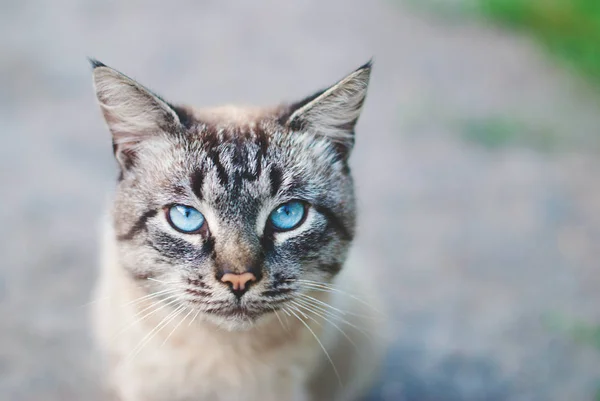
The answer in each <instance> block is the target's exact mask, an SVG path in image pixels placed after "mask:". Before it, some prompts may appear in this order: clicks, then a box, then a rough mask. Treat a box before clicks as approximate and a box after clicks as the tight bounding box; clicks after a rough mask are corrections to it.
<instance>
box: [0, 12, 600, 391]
mask: <svg viewBox="0 0 600 401" xmlns="http://www.w3.org/2000/svg"><path fill="white" fill-rule="evenodd" d="M88 55H90V56H95V57H97V58H99V59H101V60H103V61H104V62H106V63H108V64H110V65H113V66H115V67H117V68H119V69H121V70H123V71H125V72H127V73H128V74H129V75H132V76H134V77H136V78H138V79H140V80H141V81H142V82H144V83H147V84H148V85H149V86H151V87H153V88H155V89H157V90H158V91H159V92H160V93H162V94H163V95H164V96H165V97H166V98H168V99H172V100H174V101H184V102H190V103H195V104H198V105H210V104H218V103H223V102H232V101H236V102H244V103H250V102H256V103H260V104H269V103H273V102H277V101H279V100H282V99H292V100H293V99H296V98H299V97H301V96H303V95H306V94H309V93H310V92H311V91H312V90H315V89H318V88H320V87H321V86H324V85H327V84H329V83H332V82H333V81H335V80H337V79H338V78H340V77H341V76H342V75H343V74H345V73H347V72H349V71H350V70H352V69H354V68H355V67H357V66H358V65H360V64H362V63H363V62H364V61H366V59H368V58H369V57H371V56H372V55H375V57H376V61H375V69H374V76H373V80H372V87H371V91H370V96H369V98H368V102H367V105H366V109H365V113H364V115H363V118H362V120H361V121H360V124H359V129H358V135H359V136H358V143H357V148H356V152H355V154H354V156H353V163H354V171H355V174H356V175H357V181H358V191H359V196H360V200H361V211H362V215H361V219H362V220H361V229H360V234H361V238H360V245H359V246H360V247H361V248H362V250H363V252H365V253H368V254H369V255H370V257H371V259H372V266H369V267H368V269H365V274H374V275H376V276H377V277H379V278H381V290H382V292H383V293H384V294H385V295H386V296H387V298H388V299H389V307H390V309H391V310H392V311H393V315H394V316H393V320H392V322H393V328H394V337H395V345H394V347H393V349H392V350H391V351H390V356H389V360H388V362H387V366H386V371H385V377H384V378H383V379H382V383H381V384H380V385H378V387H377V388H376V389H375V390H374V393H373V397H372V398H373V399H374V400H375V399H381V400H411V401H413V400H414V401H426V400H427V401H430V400H431V401H438V400H448V401H459V400H460V401H462V400H515V401H516V400H519V401H524V400H540V401H542V400H543V401H546V400H557V401H564V400H574V401H580V400H581V401H585V400H591V399H592V397H593V395H592V394H593V393H594V391H595V390H596V386H597V385H598V383H599V380H600V352H599V351H596V350H595V349H594V348H592V347H590V346H586V345H582V344H578V343H575V341H574V340H573V336H572V335H571V334H569V333H566V332H564V331H563V330H560V329H557V328H556V327H555V326H556V325H553V324H550V323H548V321H552V320H555V321H560V322H563V321H564V322H588V323H592V322H598V321H599V320H600V307H598V305H599V304H598V302H599V301H600V291H598V290H599V289H600V274H598V261H597V259H598V257H600V247H598V245H597V243H598V241H599V240H600V186H598V185H597V177H598V176H599V173H600V162H599V161H598V156H597V155H598V153H597V152H598V149H599V146H598V143H599V142H600V141H599V140H598V138H596V137H597V136H598V134H599V132H600V113H599V112H598V111H599V110H600V109H599V106H600V102H599V101H598V97H596V96H594V95H593V94H592V93H591V91H589V90H588V89H586V87H585V85H584V84H583V83H582V82H579V81H577V79H576V78H573V77H572V76H569V75H568V74H567V73H566V72H564V71H561V70H559V69H558V67H556V66H554V65H553V64H552V63H551V62H550V61H549V60H547V59H546V58H545V57H544V56H543V55H542V54H541V53H540V52H539V50H538V49H537V48H536V47H535V45H534V44H533V43H531V42H529V41H527V40H524V39H523V38H519V37H515V36H513V35H511V34H509V33H507V32H503V31H500V30H498V29H494V28H490V27H489V26H485V25H482V24H481V23H475V22H473V21H469V20H464V19H455V20H447V19H443V18H439V17H435V16H431V15H428V14H422V13H417V12H415V11H411V10H407V9H405V8H404V7H402V6H401V5H399V4H396V3H394V2H390V1H388V2H366V1H365V2H358V1H349V0H337V1H329V2H324V1H316V0H314V1H303V2H294V3H293V4H292V2H283V1H275V0H273V1H264V2H263V1H261V2H258V1H253V2H239V3H237V4H235V5H234V4H232V3H231V2H217V1H187V2H186V1H180V2H175V1H173V2H168V1H164V0H162V1H151V2H150V1H146V2H143V3H142V2H141V1H131V2H125V1H121V2H116V1H114V2H102V4H101V3H100V2H87V3H85V2H76V1H69V0H57V1H53V2H50V1H48V2H42V1H40V2H37V4H34V3H33V2H25V1H23V2H19V3H17V2H9V3H7V2H3V3H2V4H1V5H0V88H1V89H0V130H1V131H0V132H1V134H2V146H1V147H0V184H1V188H2V206H3V207H2V208H0V222H1V224H0V254H1V255H2V257H1V260H2V262H0V312H1V317H2V318H1V319H0V399H2V400H40V401H41V400H44V401H52V400H91V401H94V400H100V399H101V396H100V393H99V390H98V378H97V377H96V375H95V366H93V365H94V364H93V362H92V360H91V359H90V357H89V350H90V341H89V337H88V331H87V328H86V314H87V312H88V311H87V309H86V308H82V307H80V305H82V304H83V303H85V302H86V300H87V299H88V296H89V295H88V294H89V291H90V288H91V285H92V281H93V279H94V276H95V265H96V253H97V250H96V240H95V238H96V233H97V219H98V216H99V215H100V213H101V211H102V208H103V205H104V204H105V201H106V199H107V197H108V195H109V193H110V190H111V188H112V186H113V183H114V179H115V176H116V172H115V168H114V163H113V160H112V154H111V149H110V143H109V135H108V132H107V131H106V130H105V128H104V126H103V122H102V121H101V118H100V113H99V112H98V110H97V108H96V105H95V103H94V97H93V93H92V89H91V82H90V72H89V68H88V66H87V64H86V61H85V56H88Z"/></svg>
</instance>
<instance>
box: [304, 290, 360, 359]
mask: <svg viewBox="0 0 600 401" xmlns="http://www.w3.org/2000/svg"><path fill="white" fill-rule="evenodd" d="M292 303H294V305H296V306H298V307H300V308H303V309H305V310H307V311H309V312H312V313H314V314H315V315H316V316H317V317H320V318H321V319H323V320H325V321H326V322H327V323H329V324H330V325H332V326H333V327H335V328H336V329H337V331H339V332H340V333H342V335H343V336H344V337H346V340H348V342H349V343H350V344H352V345H353V346H354V348H355V349H356V350H357V351H358V350H359V349H358V346H357V345H356V343H355V342H354V341H352V339H351V338H350V336H349V335H348V334H346V332H345V331H344V330H342V329H341V328H340V326H338V325H337V324H335V323H334V322H332V321H331V320H330V319H328V318H327V317H325V316H324V315H322V314H320V313H318V312H316V311H314V310H312V309H309V308H308V307H306V306H304V305H301V304H299V303H296V302H294V301H292ZM309 318H311V319H312V320H313V321H315V322H316V320H315V319H313V318H312V317H310V316H309Z"/></svg>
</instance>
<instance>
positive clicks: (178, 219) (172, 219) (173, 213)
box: [168, 205, 204, 233]
mask: <svg viewBox="0 0 600 401" xmlns="http://www.w3.org/2000/svg"><path fill="white" fill-rule="evenodd" d="M168 217H169V218H168V220H169V223H171V225H172V226H173V228H175V229H176V230H178V231H181V232H184V233H191V232H194V231H198V230H199V229H200V228H201V227H202V226H203V225H204V216H203V215H202V213H200V212H199V211H197V210H196V209H194V208H193V207H190V206H184V205H173V206H171V208H170V209H169V212H168Z"/></svg>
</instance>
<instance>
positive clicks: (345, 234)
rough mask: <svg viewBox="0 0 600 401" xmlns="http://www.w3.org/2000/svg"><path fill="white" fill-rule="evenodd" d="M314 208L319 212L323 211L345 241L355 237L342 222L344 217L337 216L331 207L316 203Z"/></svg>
mask: <svg viewBox="0 0 600 401" xmlns="http://www.w3.org/2000/svg"><path fill="white" fill-rule="evenodd" d="M314 208H315V210H316V211H317V212H319V213H321V214H322V215H323V216H325V217H326V218H327V221H328V222H329V224H331V226H333V228H334V229H335V230H337V231H338V233H339V234H340V235H341V236H342V239H343V240H345V241H351V240H352V239H353V237H354V235H353V233H351V232H350V230H349V229H348V228H347V227H346V226H345V225H344V223H342V219H340V217H339V216H337V215H336V214H335V213H334V212H333V211H332V210H331V209H329V208H328V207H325V206H318V205H314Z"/></svg>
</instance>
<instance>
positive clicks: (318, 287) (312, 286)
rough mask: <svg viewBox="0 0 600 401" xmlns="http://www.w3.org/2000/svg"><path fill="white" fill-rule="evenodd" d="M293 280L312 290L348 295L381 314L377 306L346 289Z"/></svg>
mask: <svg viewBox="0 0 600 401" xmlns="http://www.w3.org/2000/svg"><path fill="white" fill-rule="evenodd" d="M289 281H294V280H289ZM295 281H297V282H298V283H299V284H300V286H304V287H306V288H308V289H311V290H313V291H323V292H336V293H338V294H342V295H346V296H347V297H350V298H352V299H354V300H355V301H357V302H360V303H361V304H363V305H365V306H368V307H369V308H371V309H372V310H374V311H375V312H377V313H379V314H381V311H379V310H378V309H377V308H375V307H374V306H373V305H371V304H369V303H368V302H366V301H365V300H363V299H360V298H358V297H357V296H355V295H352V294H349V293H347V292H346V291H342V290H340V289H337V288H334V287H332V286H331V285H328V284H324V283H317V282H315V281H308V280H301V279H297V280H295Z"/></svg>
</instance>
